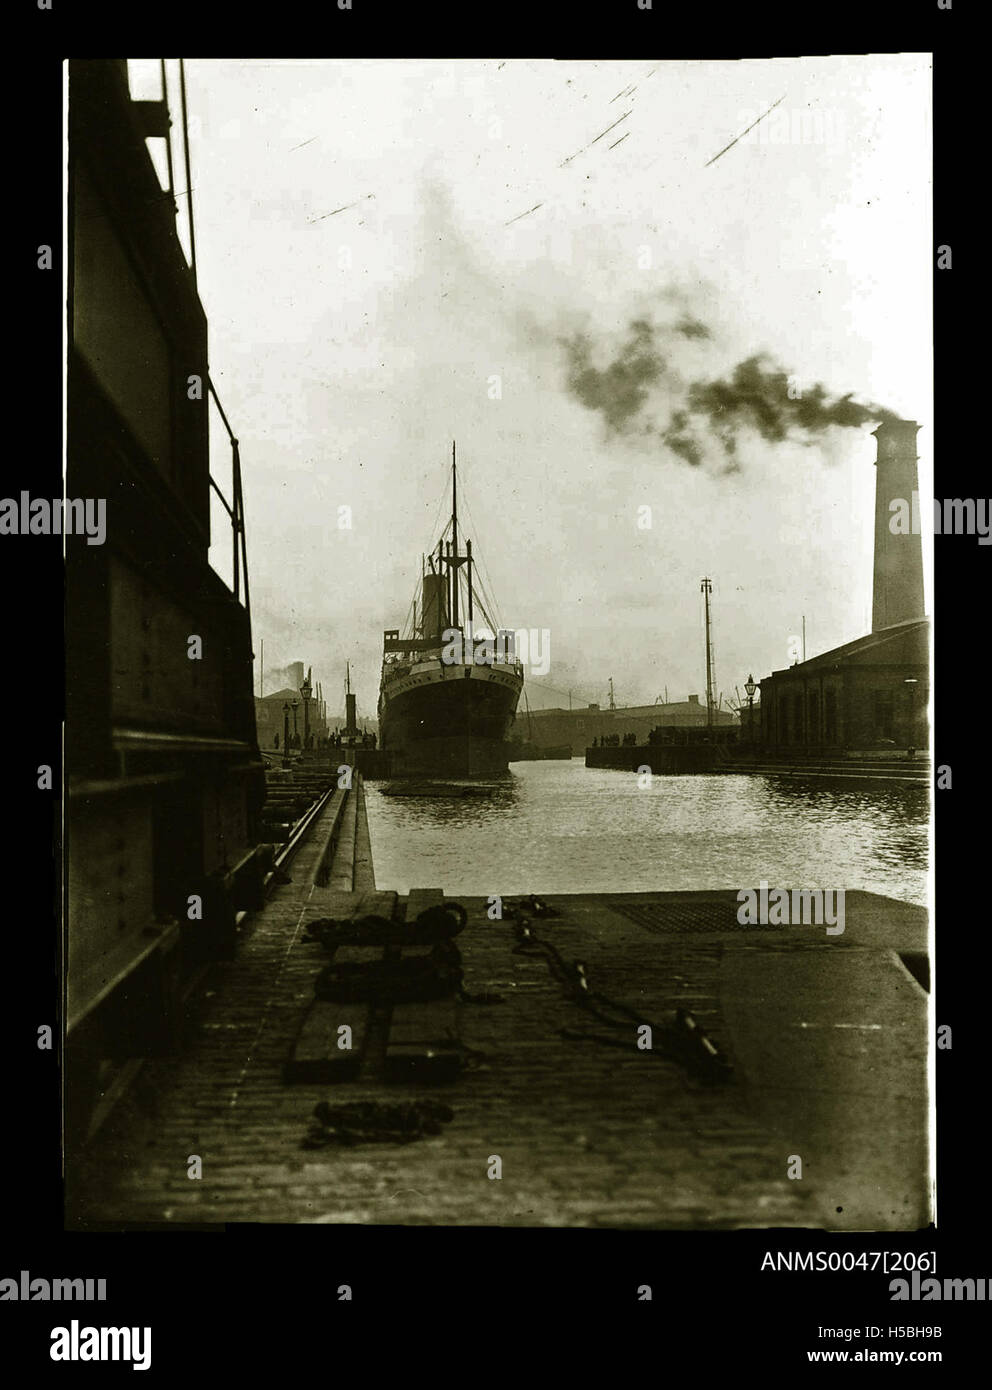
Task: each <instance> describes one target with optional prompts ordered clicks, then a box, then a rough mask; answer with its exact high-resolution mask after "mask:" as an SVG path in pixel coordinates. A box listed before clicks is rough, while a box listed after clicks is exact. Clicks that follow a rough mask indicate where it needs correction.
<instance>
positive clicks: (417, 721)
mask: <svg viewBox="0 0 992 1390" xmlns="http://www.w3.org/2000/svg"><path fill="white" fill-rule="evenodd" d="M463 570H464V576H463V574H462V571H463ZM487 597H488V596H487ZM477 610H478V612H479V613H481V615H482V618H483V620H484V622H485V623H486V624H487V627H486V629H485V631H483V629H481V628H480V629H479V630H478V632H477V631H476V627H475V624H476V613H477ZM523 684H524V678H523V667H522V665H521V663H520V662H519V661H518V660H517V659H516V656H515V653H514V650H513V639H512V633H507V632H504V631H498V630H497V628H496V626H495V624H494V623H493V620H492V618H491V616H490V614H489V612H488V611H487V610H486V607H485V606H484V603H483V598H482V596H481V595H480V594H479V592H478V587H477V584H476V580H475V576H474V569H473V561H472V542H471V541H470V540H466V542H465V550H464V553H463V552H462V551H461V550H460V549H459V539H458V475H457V465H456V461H455V446H454V445H452V448H451V517H450V520H449V521H448V523H447V525H446V526H445V528H444V531H443V532H442V534H441V537H440V539H439V540H438V542H437V544H436V545H435V546H434V548H433V550H432V551H431V553H430V554H429V555H428V556H426V557H425V560H424V562H423V563H422V568H421V578H420V620H419V622H418V621H417V603H416V599H414V604H413V620H412V623H411V625H410V629H409V632H408V633H405V634H404V635H403V636H401V635H400V630H399V629H398V628H393V629H387V630H386V631H385V632H384V633H383V653H382V677H381V681H380V686H379V733H380V743H381V747H382V748H383V749H384V751H385V752H387V753H388V755H389V767H390V773H391V775H393V776H400V777H403V776H422V777H432V776H444V777H479V776H483V777H485V776H492V775H494V774H498V773H503V772H506V770H507V764H508V761H509V756H510V753H511V751H512V744H511V743H510V742H509V740H508V735H509V731H510V728H511V726H512V724H513V721H514V719H515V717H516V711H517V702H518V701H519V699H520V694H521V691H522V690H523Z"/></svg>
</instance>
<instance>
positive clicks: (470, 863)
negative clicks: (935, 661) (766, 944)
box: [366, 758, 930, 903]
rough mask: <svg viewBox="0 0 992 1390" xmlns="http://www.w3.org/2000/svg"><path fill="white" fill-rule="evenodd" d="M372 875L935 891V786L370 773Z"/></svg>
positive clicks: (545, 765) (541, 883) (911, 893)
mask: <svg viewBox="0 0 992 1390" xmlns="http://www.w3.org/2000/svg"><path fill="white" fill-rule="evenodd" d="M366 791H367V793H368V798H367V801H368V817H369V828H370V831H371V835H372V856H373V860H374V863H375V877H376V884H377V886H378V887H379V888H391V889H395V890H396V891H397V892H400V893H407V892H409V890H410V889H411V888H435V887H437V888H443V889H444V891H445V892H446V893H449V894H454V893H465V894H474V895H481V894H486V895H488V894H490V893H502V894H504V895H509V894H521V893H574V892H580V891H581V892H590V893H593V892H613V893H616V892H619V893H637V892H645V891H650V890H657V891H674V890H677V889H694V888H734V889H737V888H741V887H752V886H757V884H758V883H759V882H760V880H761V879H767V880H768V882H769V883H770V884H771V885H772V886H773V887H774V886H781V887H790V888H792V887H799V888H844V889H853V888H864V889H868V890H869V891H871V892H875V893H887V894H888V895H889V896H890V897H893V898H902V899H904V900H905V901H908V902H915V903H926V901H927V862H928V818H929V809H930V792H929V787H928V786H927V785H926V784H924V785H923V786H911V785H908V784H902V783H885V782H880V783H876V784H872V783H868V782H854V781H851V782H844V783H841V782H828V781H827V780H826V779H824V778H811V779H809V780H807V781H800V780H799V779H793V778H786V777H756V776H745V777H733V776H719V777H713V776H710V777H656V778H655V779H654V783H653V786H652V787H651V789H650V790H641V789H640V788H639V787H638V785H637V778H636V776H635V775H634V774H633V773H626V772H610V771H605V770H600V769H596V768H586V767H585V766H584V763H583V761H582V759H581V758H573V759H572V761H571V762H570V763H569V762H534V763H516V764H514V765H513V767H512V768H511V770H510V775H509V778H508V780H507V781H506V782H504V783H502V784H500V785H499V786H498V787H497V789H496V790H495V791H494V793H493V795H492V796H491V797H488V798H483V797H464V798H462V797H449V798H433V797H390V796H384V795H383V794H382V791H381V790H380V784H377V783H374V782H369V783H366Z"/></svg>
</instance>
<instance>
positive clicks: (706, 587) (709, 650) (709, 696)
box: [699, 579, 713, 728]
mask: <svg viewBox="0 0 992 1390" xmlns="http://www.w3.org/2000/svg"><path fill="white" fill-rule="evenodd" d="M699 587H700V592H701V593H702V595H703V603H704V605H705V609H706V726H707V728H709V727H711V726H712V724H713V637H712V629H711V628H710V594H711V593H712V590H713V585H712V583H711V582H710V580H709V579H704V580H703V582H702V584H701V585H700V586H699Z"/></svg>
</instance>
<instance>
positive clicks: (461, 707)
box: [379, 662, 523, 777]
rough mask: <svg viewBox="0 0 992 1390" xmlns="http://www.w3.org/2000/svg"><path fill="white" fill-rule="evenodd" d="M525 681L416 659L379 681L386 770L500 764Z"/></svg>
mask: <svg viewBox="0 0 992 1390" xmlns="http://www.w3.org/2000/svg"><path fill="white" fill-rule="evenodd" d="M522 687H523V681H522V680H521V678H520V676H519V675H517V674H516V672H513V671H509V670H500V669H499V668H492V667H479V666H443V665H441V663H439V662H438V663H434V664H432V665H429V666H426V667H415V668H414V669H413V671H412V672H411V673H410V674H409V675H404V676H402V677H399V678H397V679H394V680H393V681H391V682H390V681H387V682H386V683H384V685H383V689H382V693H381V695H380V701H379V729H380V734H381V741H382V748H383V749H384V750H385V751H386V752H388V754H389V758H390V775H391V776H394V777H396V776H399V777H404V776H420V777H432V776H438V777H489V776H493V775H495V774H498V773H502V772H506V770H507V766H508V762H509V755H510V753H511V751H512V745H511V744H510V742H509V732H510V729H511V727H512V725H513V720H514V717H515V715H516V709H517V701H518V699H519V698H520V691H521V689H522Z"/></svg>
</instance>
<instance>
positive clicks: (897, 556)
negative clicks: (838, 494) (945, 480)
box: [871, 420, 924, 632]
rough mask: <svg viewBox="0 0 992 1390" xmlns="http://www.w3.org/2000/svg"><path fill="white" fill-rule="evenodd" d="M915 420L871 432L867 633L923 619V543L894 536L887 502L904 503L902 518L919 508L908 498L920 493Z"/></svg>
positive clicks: (894, 422)
mask: <svg viewBox="0 0 992 1390" xmlns="http://www.w3.org/2000/svg"><path fill="white" fill-rule="evenodd" d="M919 428H920V427H919V425H918V424H916V422H915V421H914V420H887V421H886V422H885V424H883V425H879V427H878V429H877V430H875V431H874V432H873V433H874V435H875V439H876V440H877V446H878V456H877V458H876V459H875V467H876V468H877V469H878V473H877V475H876V478H875V583H874V589H873V593H872V610H871V630H872V632H879V631H880V630H881V629H882V628H883V627H891V626H892V625H893V623H902V622H906V621H907V620H908V619H910V618H922V617H923V616H924V613H923V544H922V538H921V537H920V535H919V534H913V532H912V531H910V532H909V534H905V535H904V534H898V533H897V534H893V532H892V529H891V523H892V521H893V518H894V516H895V515H896V513H894V512H893V511H892V510H891V506H890V504H891V503H892V502H893V501H895V500H896V499H897V498H898V499H900V500H901V501H903V502H904V504H905V507H904V509H903V516H904V517H905V516H906V515H907V514H908V515H911V516H913V517H914V518H915V517H917V516H918V515H919V510H918V508H917V507H915V506H914V505H913V494H914V493H915V492H917V491H918V489H919V481H918V477H917V470H916V462H917V453H916V435H917V432H918V430H919Z"/></svg>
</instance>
